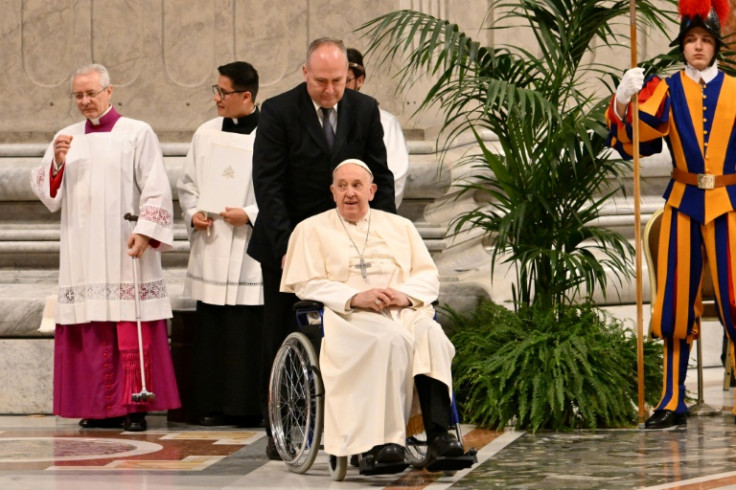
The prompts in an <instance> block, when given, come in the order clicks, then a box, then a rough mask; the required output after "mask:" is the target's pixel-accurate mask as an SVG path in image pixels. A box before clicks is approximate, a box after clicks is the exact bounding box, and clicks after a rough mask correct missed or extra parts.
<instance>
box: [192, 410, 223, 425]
mask: <svg viewBox="0 0 736 490" xmlns="http://www.w3.org/2000/svg"><path fill="white" fill-rule="evenodd" d="M199 425H204V426H205V427H217V426H218V425H227V422H226V421H225V417H223V416H222V415H220V414H219V413H213V414H210V415H203V416H201V417H200V418H199Z"/></svg>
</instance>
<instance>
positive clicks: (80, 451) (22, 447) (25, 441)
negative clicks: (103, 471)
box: [0, 437, 162, 463]
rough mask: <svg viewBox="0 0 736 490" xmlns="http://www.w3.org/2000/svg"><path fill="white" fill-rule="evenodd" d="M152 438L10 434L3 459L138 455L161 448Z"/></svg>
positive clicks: (0, 451) (0, 443)
mask: <svg viewBox="0 0 736 490" xmlns="http://www.w3.org/2000/svg"><path fill="white" fill-rule="evenodd" d="M161 449H162V446H161V445H160V444H156V443H153V442H146V441H136V440H131V439H111V438H104V439H103V438H97V437H96V438H91V437H84V438H82V437H9V438H2V439H0V463H28V462H35V461H80V460H88V459H101V458H122V457H129V456H139V455H142V454H149V453H154V452H157V451H160V450H161Z"/></svg>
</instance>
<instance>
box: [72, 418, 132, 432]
mask: <svg viewBox="0 0 736 490" xmlns="http://www.w3.org/2000/svg"><path fill="white" fill-rule="evenodd" d="M123 418H124V417H110V418H107V419H82V420H80V421H79V426H80V427H81V428H83V429H119V428H120V427H122V426H123Z"/></svg>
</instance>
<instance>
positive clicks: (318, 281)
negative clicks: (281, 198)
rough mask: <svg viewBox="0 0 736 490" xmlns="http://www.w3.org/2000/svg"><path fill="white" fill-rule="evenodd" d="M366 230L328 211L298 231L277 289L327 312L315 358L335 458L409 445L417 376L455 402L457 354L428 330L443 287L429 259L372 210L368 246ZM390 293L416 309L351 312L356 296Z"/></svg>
mask: <svg viewBox="0 0 736 490" xmlns="http://www.w3.org/2000/svg"><path fill="white" fill-rule="evenodd" d="M341 221H342V222H343V223H344V224H345V228H343V224H341ZM368 228H369V224H368V220H367V219H365V218H364V219H363V220H361V221H359V222H358V223H357V224H351V223H348V222H345V221H344V220H342V218H340V216H339V215H338V213H337V211H336V210H334V209H333V210H330V211H326V212H324V213H321V214H318V215H316V216H313V217H311V218H308V219H306V220H304V221H302V222H301V223H300V224H299V225H297V227H296V229H295V230H294V232H293V233H292V235H291V238H290V240H289V248H288V251H287V254H286V263H285V266H284V274H283V278H282V282H281V290H282V291H283V292H294V293H296V295H297V296H298V297H299V298H301V299H311V300H316V301H321V302H323V303H324V304H325V307H326V308H325V314H324V337H323V339H322V349H321V352H320V370H321V372H322V379H323V381H324V385H325V426H324V427H325V433H324V446H325V451H326V452H327V453H328V454H331V455H335V456H346V455H352V454H359V453H362V452H365V451H368V450H369V449H371V448H372V447H374V446H376V445H379V444H386V443H396V444H400V445H402V446H403V445H404V444H405V443H406V431H405V429H406V424H407V422H408V420H409V415H410V411H411V402H412V393H413V377H414V376H416V375H418V374H424V375H426V376H429V377H431V378H434V379H437V380H439V381H441V382H442V383H444V384H445V385H446V386H448V396H449V394H450V393H451V386H452V375H451V364H452V358H453V356H454V355H455V349H454V347H453V345H452V343H451V342H450V341H449V339H448V338H447V337H446V336H445V334H444V332H443V331H442V327H441V326H440V325H439V324H438V323H437V322H435V321H434V320H433V316H434V309H433V308H432V306H431V303H432V301H434V300H435V299H437V295H438V293H439V278H438V272H437V268H436V266H435V264H434V262H433V261H432V258H431V256H430V254H429V251H428V250H427V248H426V246H425V245H424V242H423V241H422V238H421V236H420V235H419V233H418V232H417V230H416V228H415V227H414V225H413V224H412V223H411V222H410V221H409V220H407V219H405V218H402V217H400V216H397V215H393V214H389V213H384V212H382V211H377V210H371V211H370V234H369V236H368V239H367V241H366V233H367V232H368ZM346 229H347V230H348V233H350V237H351V238H352V240H353V242H354V244H353V242H351V241H350V238H349V237H348V235H347V234H346ZM364 244H365V253H364V254H363V256H364V260H365V262H368V263H369V264H370V267H367V268H366V277H365V278H363V276H362V273H361V269H360V268H359V267H357V266H358V265H359V255H358V252H357V251H356V247H357V248H358V249H360V250H361V252H362V250H363V245H364ZM389 286H390V287H392V288H394V289H397V290H399V291H401V292H403V293H404V294H406V295H407V296H408V297H409V298H410V299H411V301H412V304H413V306H412V307H410V308H403V309H398V308H395V309H392V310H390V311H387V312H384V313H375V312H372V311H364V310H352V309H350V308H349V302H350V299H351V298H352V297H353V296H354V295H355V294H356V293H358V292H360V291H364V290H366V289H371V288H385V287H389ZM448 403H450V400H449V398H448Z"/></svg>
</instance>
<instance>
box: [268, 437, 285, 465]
mask: <svg viewBox="0 0 736 490" xmlns="http://www.w3.org/2000/svg"><path fill="white" fill-rule="evenodd" d="M266 456H268V459H271V460H273V461H281V459H282V458H281V455H280V454H279V451H278V449H276V443H275V442H274V440H273V437H271V436H268V442H267V443H266Z"/></svg>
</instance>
